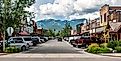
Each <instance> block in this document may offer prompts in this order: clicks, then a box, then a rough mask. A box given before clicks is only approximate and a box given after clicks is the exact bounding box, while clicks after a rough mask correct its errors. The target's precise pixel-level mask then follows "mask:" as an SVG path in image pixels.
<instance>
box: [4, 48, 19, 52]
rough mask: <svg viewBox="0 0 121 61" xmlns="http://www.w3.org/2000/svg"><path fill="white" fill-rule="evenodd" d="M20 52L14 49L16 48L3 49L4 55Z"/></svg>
mask: <svg viewBox="0 0 121 61" xmlns="http://www.w3.org/2000/svg"><path fill="white" fill-rule="evenodd" d="M20 51H21V50H20V49H19V48H16V47H7V48H6V49H5V52H6V53H18V52H20Z"/></svg>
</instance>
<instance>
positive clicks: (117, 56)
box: [101, 55, 121, 58]
mask: <svg viewBox="0 0 121 61" xmlns="http://www.w3.org/2000/svg"><path fill="white" fill-rule="evenodd" d="M101 56H108V57H120V58H121V56H114V55H101Z"/></svg>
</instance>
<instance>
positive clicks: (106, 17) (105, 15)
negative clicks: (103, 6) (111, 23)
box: [104, 13, 107, 22]
mask: <svg viewBox="0 0 121 61" xmlns="http://www.w3.org/2000/svg"><path fill="white" fill-rule="evenodd" d="M106 18H107V17H106V13H105V14H104V22H106Z"/></svg>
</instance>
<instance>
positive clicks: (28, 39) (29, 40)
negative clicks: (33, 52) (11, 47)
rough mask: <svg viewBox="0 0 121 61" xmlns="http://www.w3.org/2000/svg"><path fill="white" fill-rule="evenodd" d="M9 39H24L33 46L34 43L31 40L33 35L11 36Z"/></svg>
mask: <svg viewBox="0 0 121 61" xmlns="http://www.w3.org/2000/svg"><path fill="white" fill-rule="evenodd" d="M9 39H11V40H14V39H20V40H23V41H24V42H25V43H27V44H28V45H29V46H32V45H33V42H32V40H31V37H11V38H9Z"/></svg>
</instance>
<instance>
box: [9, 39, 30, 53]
mask: <svg viewBox="0 0 121 61" xmlns="http://www.w3.org/2000/svg"><path fill="white" fill-rule="evenodd" d="M7 44H8V45H9V46H16V47H17V48H20V49H21V50H22V51H25V50H26V49H29V45H28V43H26V42H25V40H24V39H23V38H22V37H11V38H10V39H9V40H8V41H7Z"/></svg>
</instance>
